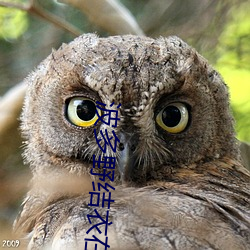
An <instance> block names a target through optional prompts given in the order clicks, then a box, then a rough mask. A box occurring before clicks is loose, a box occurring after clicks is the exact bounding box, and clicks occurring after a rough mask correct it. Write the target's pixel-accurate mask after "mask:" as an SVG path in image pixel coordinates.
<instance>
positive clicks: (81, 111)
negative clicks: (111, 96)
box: [76, 100, 96, 121]
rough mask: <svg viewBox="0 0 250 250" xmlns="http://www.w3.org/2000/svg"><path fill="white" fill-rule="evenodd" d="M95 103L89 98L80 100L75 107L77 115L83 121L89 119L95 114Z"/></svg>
mask: <svg viewBox="0 0 250 250" xmlns="http://www.w3.org/2000/svg"><path fill="white" fill-rule="evenodd" d="M95 110H96V106H95V103H93V102H92V101H89V100H82V101H81V103H80V104H78V106H77V108H76V113H77V115H78V117H79V118H80V119H81V120H83V121H90V120H91V119H93V118H94V116H95Z"/></svg>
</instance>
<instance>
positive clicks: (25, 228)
mask: <svg viewBox="0 0 250 250" xmlns="http://www.w3.org/2000/svg"><path fill="white" fill-rule="evenodd" d="M26 83H27V85H28V91H27V94H26V98H25V104H24V108H23V113H22V117H21V120H22V125H21V130H22V134H23V137H24V139H25V142H24V144H25V152H24V158H25V162H26V163H27V164H29V166H30V169H31V171H32V174H33V178H32V180H31V182H30V190H29V192H28V193H27V196H26V198H25V200H24V202H23V205H22V210H21V212H20V214H19V216H18V218H17V219H16V221H15V224H14V228H15V230H16V231H19V232H20V233H21V234H22V235H23V236H25V239H26V241H27V247H28V249H145V250H146V249H147V250H151V249H157V250H161V249H164V250H166V249H175V250H183V249H187V250H188V249H221V250H223V249H225V250H229V249H231V250H236V249H237V250H240V249H242V250H243V249H250V173H249V172H248V171H247V170H246V169H245V168H244V167H243V166H242V165H241V163H240V162H241V160H240V156H239V145H238V142H237V140H236V139H235V133H234V127H233V126H234V121H233V118H232V116H231V114H230V108H229V96H228V90H227V86H226V85H225V83H224V82H223V80H222V78H221V77H220V75H219V73H218V72H217V71H216V70H215V69H213V67H211V66H210V65H209V64H208V62H207V61H206V60H205V59H204V58H203V57H202V56H201V55H199V54H198V53H197V52H196V51H195V50H194V49H193V48H191V47H190V46H189V45H187V44H186V43H185V42H183V41H182V40H181V39H179V38H178V37H167V38H163V37H161V38H158V39H153V38H148V37H143V36H132V35H124V36H113V37H107V38H99V37H98V36H97V35H95V34H85V35H82V36H80V37H78V38H76V39H75V40H74V41H72V42H71V43H69V44H67V45H66V44H63V45H62V46H61V47H60V48H59V49H58V50H57V51H53V52H52V53H51V55H50V56H49V57H48V58H47V59H45V60H44V61H43V62H42V63H41V64H40V66H38V68H37V69H36V71H35V72H34V73H32V74H31V75H30V76H29V77H28V78H27V79H26ZM23 244H25V242H24V241H23Z"/></svg>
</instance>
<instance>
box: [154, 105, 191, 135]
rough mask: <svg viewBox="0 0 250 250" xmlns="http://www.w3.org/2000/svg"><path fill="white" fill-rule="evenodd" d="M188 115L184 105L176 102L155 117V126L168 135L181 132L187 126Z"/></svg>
mask: <svg viewBox="0 0 250 250" xmlns="http://www.w3.org/2000/svg"><path fill="white" fill-rule="evenodd" d="M188 120H189V114H188V110H187V107H186V105H185V104H183V103H180V102H178V103H177V102H176V103H171V104H169V105H168V106H167V107H165V108H163V109H162V110H161V111H160V113H159V114H158V115H157V116H156V122H157V124H158V125H159V126H160V127H162V128H163V129H164V130H166V131H167V132H169V133H173V134H177V133H180V132H182V131H183V130H184V129H185V128H186V127H187V124H188Z"/></svg>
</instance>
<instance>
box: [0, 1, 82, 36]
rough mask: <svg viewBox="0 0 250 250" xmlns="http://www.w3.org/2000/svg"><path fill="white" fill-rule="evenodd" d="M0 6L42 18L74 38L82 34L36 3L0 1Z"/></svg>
mask: <svg viewBox="0 0 250 250" xmlns="http://www.w3.org/2000/svg"><path fill="white" fill-rule="evenodd" d="M0 6H2V7H7V8H15V9H19V10H23V11H26V12H27V13H29V14H31V15H34V16H38V17H40V18H42V19H43V20H46V21H47V22H50V23H52V24H54V25H55V26H57V27H58V28H61V29H64V30H65V31H67V32H70V33H71V34H73V35H74V36H79V35H81V34H82V32H81V30H79V29H77V28H76V27H74V26H73V25H71V24H70V23H68V22H66V21H64V20H62V19H61V18H59V17H58V16H56V15H54V14H52V13H50V12H48V11H46V10H45V9H43V8H42V7H41V6H39V5H38V4H35V1H33V0H31V1H30V2H29V4H18V3H10V2H4V1H0Z"/></svg>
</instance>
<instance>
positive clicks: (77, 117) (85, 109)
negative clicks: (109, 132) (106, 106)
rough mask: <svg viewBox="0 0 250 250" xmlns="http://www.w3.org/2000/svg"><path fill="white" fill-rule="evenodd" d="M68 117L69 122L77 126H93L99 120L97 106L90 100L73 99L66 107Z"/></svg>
mask: <svg viewBox="0 0 250 250" xmlns="http://www.w3.org/2000/svg"><path fill="white" fill-rule="evenodd" d="M98 113H99V110H98ZM66 116H67V118H68V120H69V121H70V122H71V123H72V124H74V125H76V126H79V127H89V126H92V125H93V124H94V123H95V122H96V120H97V119H98V116H97V114H96V104H95V102H94V101H92V100H90V99H88V98H84V97H73V98H72V99H70V100H69V102H68V104H67V106H66Z"/></svg>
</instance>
